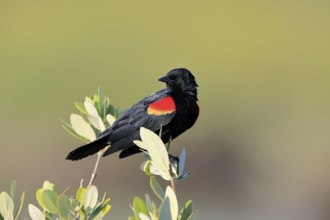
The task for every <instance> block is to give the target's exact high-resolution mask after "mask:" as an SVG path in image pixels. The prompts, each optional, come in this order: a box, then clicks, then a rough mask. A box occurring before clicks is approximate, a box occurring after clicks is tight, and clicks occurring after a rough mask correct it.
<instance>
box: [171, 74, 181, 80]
mask: <svg viewBox="0 0 330 220" xmlns="http://www.w3.org/2000/svg"><path fill="white" fill-rule="evenodd" d="M178 78H179V77H178V76H176V75H174V76H172V77H171V79H172V80H174V81H177V80H178Z"/></svg>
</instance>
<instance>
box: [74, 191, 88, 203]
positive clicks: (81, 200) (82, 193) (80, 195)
mask: <svg viewBox="0 0 330 220" xmlns="http://www.w3.org/2000/svg"><path fill="white" fill-rule="evenodd" d="M86 191H87V189H86V188H84V187H79V188H78V190H77V193H76V199H77V200H78V201H79V203H80V204H81V205H82V204H84V201H85V196H86Z"/></svg>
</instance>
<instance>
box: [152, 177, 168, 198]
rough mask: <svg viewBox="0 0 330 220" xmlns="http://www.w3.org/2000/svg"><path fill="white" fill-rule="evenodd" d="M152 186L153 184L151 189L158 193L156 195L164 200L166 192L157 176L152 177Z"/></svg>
mask: <svg viewBox="0 0 330 220" xmlns="http://www.w3.org/2000/svg"><path fill="white" fill-rule="evenodd" d="M150 186H151V189H152V190H153V191H154V193H155V194H156V196H157V197H158V198H159V199H161V200H163V199H164V196H165V193H164V191H163V189H162V187H161V186H160V184H159V183H158V181H157V179H156V176H151V177H150Z"/></svg>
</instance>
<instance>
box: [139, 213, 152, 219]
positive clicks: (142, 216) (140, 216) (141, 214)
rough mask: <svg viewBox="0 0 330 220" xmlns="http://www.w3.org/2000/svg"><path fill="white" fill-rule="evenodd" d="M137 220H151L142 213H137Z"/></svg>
mask: <svg viewBox="0 0 330 220" xmlns="http://www.w3.org/2000/svg"><path fill="white" fill-rule="evenodd" d="M139 218H140V219H141V220H151V219H150V217H149V216H147V215H146V214H144V213H139Z"/></svg>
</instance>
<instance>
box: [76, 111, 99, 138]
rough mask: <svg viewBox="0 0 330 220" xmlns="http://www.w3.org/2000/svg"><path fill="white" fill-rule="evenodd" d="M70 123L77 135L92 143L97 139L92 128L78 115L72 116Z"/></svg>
mask: <svg viewBox="0 0 330 220" xmlns="http://www.w3.org/2000/svg"><path fill="white" fill-rule="evenodd" d="M70 121H71V125H72V128H73V130H74V131H75V132H77V134H79V135H81V136H83V137H85V138H87V139H88V140H90V141H93V140H95V139H96V136H95V133H94V131H93V129H92V127H91V126H90V125H89V124H88V123H87V122H86V121H85V120H84V118H83V117H81V116H80V115H76V114H71V115H70Z"/></svg>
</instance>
